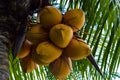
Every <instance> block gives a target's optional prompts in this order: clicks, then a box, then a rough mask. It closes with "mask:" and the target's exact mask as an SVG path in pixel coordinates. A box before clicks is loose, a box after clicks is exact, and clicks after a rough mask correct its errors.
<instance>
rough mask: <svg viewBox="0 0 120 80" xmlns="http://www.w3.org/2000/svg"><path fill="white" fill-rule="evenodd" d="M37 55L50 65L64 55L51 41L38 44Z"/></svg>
mask: <svg viewBox="0 0 120 80" xmlns="http://www.w3.org/2000/svg"><path fill="white" fill-rule="evenodd" d="M36 53H37V54H38V55H39V60H40V61H41V62H43V63H50V62H52V61H54V60H55V59H57V58H58V57H59V56H60V55H61V54H62V49H60V48H59V47H57V46H55V45H54V44H52V43H50V42H49V41H45V42H42V43H40V44H38V46H37V48H36Z"/></svg>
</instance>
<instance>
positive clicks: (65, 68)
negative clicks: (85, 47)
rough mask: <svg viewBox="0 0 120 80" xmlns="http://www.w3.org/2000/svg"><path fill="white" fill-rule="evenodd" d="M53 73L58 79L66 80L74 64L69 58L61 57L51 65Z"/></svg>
mask: <svg viewBox="0 0 120 80" xmlns="http://www.w3.org/2000/svg"><path fill="white" fill-rule="evenodd" d="M49 68H50V71H51V73H52V74H53V75H54V76H55V77H56V78H58V79H60V80H61V79H62V80H63V79H65V78H66V77H67V76H68V75H69V74H70V72H71V69H72V62H71V59H70V58H69V57H65V56H62V57H59V58H58V59H56V60H55V61H54V62H52V63H50V65H49Z"/></svg>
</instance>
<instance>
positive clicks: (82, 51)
mask: <svg viewBox="0 0 120 80" xmlns="http://www.w3.org/2000/svg"><path fill="white" fill-rule="evenodd" d="M90 53H91V49H90V47H89V46H88V45H87V44H86V43H85V42H84V41H83V40H82V39H79V40H77V39H72V40H71V42H70V43H69V45H68V46H67V47H66V48H65V50H64V55H66V56H68V57H70V58H71V59H72V60H80V59H83V58H85V57H86V56H88V55H90Z"/></svg>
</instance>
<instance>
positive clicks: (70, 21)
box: [63, 9, 85, 32]
mask: <svg viewBox="0 0 120 80" xmlns="http://www.w3.org/2000/svg"><path fill="white" fill-rule="evenodd" d="M84 22H85V14H84V12H83V10H81V9H71V10H69V11H67V12H66V13H65V14H64V15H63V23H64V24H67V25H69V26H71V27H72V28H73V31H74V32H76V31H78V30H80V29H81V28H82V26H83V25H84Z"/></svg>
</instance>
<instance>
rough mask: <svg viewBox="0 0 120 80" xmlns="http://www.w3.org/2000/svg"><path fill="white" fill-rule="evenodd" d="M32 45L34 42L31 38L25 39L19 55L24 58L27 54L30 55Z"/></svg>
mask: <svg viewBox="0 0 120 80" xmlns="http://www.w3.org/2000/svg"><path fill="white" fill-rule="evenodd" d="M31 46H32V43H31V42H30V41H29V40H25V41H24V43H23V45H22V47H21V49H20V51H19V52H18V54H17V57H18V58H24V57H26V56H27V55H29V53H30V51H31Z"/></svg>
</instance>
